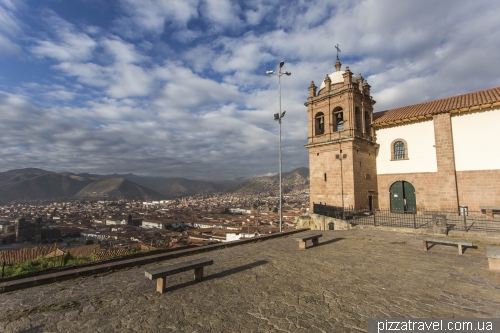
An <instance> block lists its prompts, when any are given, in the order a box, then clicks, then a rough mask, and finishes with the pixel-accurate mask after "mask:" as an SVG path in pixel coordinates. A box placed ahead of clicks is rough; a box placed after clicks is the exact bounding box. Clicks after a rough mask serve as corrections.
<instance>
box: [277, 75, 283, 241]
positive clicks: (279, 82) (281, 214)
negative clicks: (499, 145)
mask: <svg viewBox="0 0 500 333" xmlns="http://www.w3.org/2000/svg"><path fill="white" fill-rule="evenodd" d="M278 88H279V89H278V90H279V95H280V119H279V123H280V139H279V140H280V144H279V158H280V163H279V165H280V172H279V178H280V179H279V181H280V233H281V232H283V228H282V219H283V211H282V209H283V203H282V198H283V195H282V193H281V172H282V169H281V67H280V71H279V75H278Z"/></svg>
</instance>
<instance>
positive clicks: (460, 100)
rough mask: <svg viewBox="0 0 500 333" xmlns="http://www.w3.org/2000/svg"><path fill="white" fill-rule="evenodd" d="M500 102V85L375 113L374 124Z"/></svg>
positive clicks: (465, 109)
mask: <svg viewBox="0 0 500 333" xmlns="http://www.w3.org/2000/svg"><path fill="white" fill-rule="evenodd" d="M494 103H500V87H496V88H491V89H486V90H480V91H475V92H471V93H467V94H463V95H458V96H453V97H447V98H442V99H437V100H435V101H429V102H424V103H420V104H414V105H408V106H403V107H401V108H396V109H391V110H387V111H382V112H376V113H374V114H373V120H374V121H373V124H374V125H377V124H383V123H388V122H393V121H396V120H402V119H411V118H417V117H422V116H427V115H435V114H439V113H447V112H450V111H452V110H461V109H464V110H461V111H467V110H468V109H469V108H472V107H479V106H481V105H485V104H486V105H488V104H494Z"/></svg>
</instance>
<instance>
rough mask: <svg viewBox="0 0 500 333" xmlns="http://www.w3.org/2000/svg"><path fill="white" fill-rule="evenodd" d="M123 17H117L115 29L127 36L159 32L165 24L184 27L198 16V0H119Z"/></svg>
mask: <svg viewBox="0 0 500 333" xmlns="http://www.w3.org/2000/svg"><path fill="white" fill-rule="evenodd" d="M120 3H121V7H122V10H123V12H124V15H125V16H123V17H121V18H119V19H117V20H116V21H115V24H116V26H117V29H116V31H117V32H118V33H123V34H125V35H127V36H137V35H138V33H139V32H138V31H137V30H135V31H134V29H139V30H140V31H141V32H146V33H154V34H161V33H162V32H163V31H164V29H165V25H171V26H174V27H181V28H182V27H185V26H186V25H187V23H188V22H189V20H191V19H192V18H196V17H198V4H199V1H198V0H143V1H141V2H137V1H135V0H122V1H120Z"/></svg>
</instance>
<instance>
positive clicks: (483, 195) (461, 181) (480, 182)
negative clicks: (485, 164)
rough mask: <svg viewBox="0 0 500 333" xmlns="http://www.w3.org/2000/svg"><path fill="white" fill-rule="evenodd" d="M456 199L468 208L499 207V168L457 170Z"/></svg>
mask: <svg viewBox="0 0 500 333" xmlns="http://www.w3.org/2000/svg"><path fill="white" fill-rule="evenodd" d="M457 183H458V200H459V204H460V205H465V206H468V207H469V210H480V209H481V206H499V207H500V170H475V171H457Z"/></svg>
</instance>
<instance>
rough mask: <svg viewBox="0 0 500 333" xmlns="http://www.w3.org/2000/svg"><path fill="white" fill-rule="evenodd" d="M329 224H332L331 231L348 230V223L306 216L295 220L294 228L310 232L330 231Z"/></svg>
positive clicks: (323, 217) (311, 215)
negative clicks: (305, 229) (309, 230)
mask: <svg viewBox="0 0 500 333" xmlns="http://www.w3.org/2000/svg"><path fill="white" fill-rule="evenodd" d="M330 223H333V230H349V229H350V226H351V225H350V223H349V222H346V221H342V220H339V219H334V218H333V217H328V216H323V215H318V214H310V213H309V214H306V215H302V216H297V218H295V228H296V229H302V228H309V229H311V230H330Z"/></svg>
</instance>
